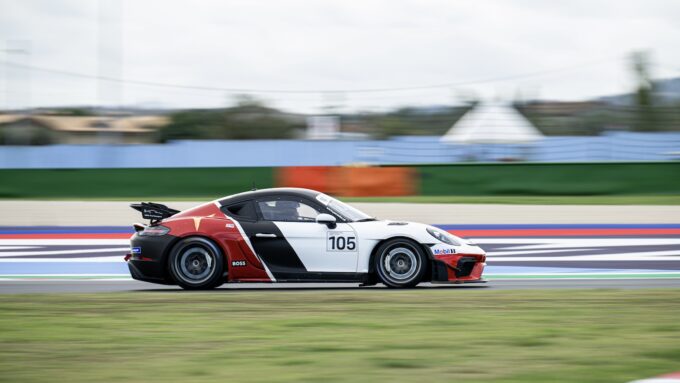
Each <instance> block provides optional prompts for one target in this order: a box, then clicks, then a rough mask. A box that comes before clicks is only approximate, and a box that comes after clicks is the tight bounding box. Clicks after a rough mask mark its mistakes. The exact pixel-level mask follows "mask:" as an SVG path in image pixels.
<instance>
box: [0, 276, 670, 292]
mask: <svg viewBox="0 0 680 383" xmlns="http://www.w3.org/2000/svg"><path fill="white" fill-rule="evenodd" d="M646 288H680V278H677V279H675V278H669V279H616V280H599V279H576V280H574V279H569V280H560V279H539V280H536V279H534V280H495V281H490V282H488V283H484V284H481V283H476V284H468V285H433V284H430V283H424V284H422V285H419V286H418V287H417V288H416V289H417V290H422V291H427V290H441V289H446V290H450V291H453V290H457V289H458V290H460V289H483V290H517V289H646ZM376 289H378V290H382V291H385V292H388V291H399V290H396V289H389V288H386V287H384V286H382V285H376V286H371V287H359V286H358V285H357V284H349V283H280V284H265V283H249V284H233V285H225V286H223V287H221V288H219V289H216V290H213V291H212V292H215V293H226V294H229V293H238V292H243V291H272V292H276V291H299V292H305V291H307V292H309V291H334V290H357V291H374V290H376ZM177 291H182V292H185V293H187V294H191V293H194V292H193V291H184V290H182V289H181V288H178V287H175V286H161V285H153V284H150V283H144V282H138V281H128V280H120V281H101V280H87V281H0V294H34V293H100V292H129V293H131V294H134V293H140V292H160V293H163V292H177Z"/></svg>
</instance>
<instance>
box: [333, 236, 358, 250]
mask: <svg viewBox="0 0 680 383" xmlns="http://www.w3.org/2000/svg"><path fill="white" fill-rule="evenodd" d="M328 241H329V242H330V243H329V246H330V248H329V250H341V251H342V250H349V251H352V250H354V249H356V248H357V242H356V237H341V236H337V237H328Z"/></svg>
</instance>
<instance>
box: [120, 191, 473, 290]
mask: <svg viewBox="0 0 680 383" xmlns="http://www.w3.org/2000/svg"><path fill="white" fill-rule="evenodd" d="M131 206H132V207H133V208H134V209H136V210H139V211H140V212H141V213H142V216H143V217H144V218H145V219H149V220H150V221H151V222H150V224H149V225H144V224H134V228H135V234H134V235H133V236H132V238H131V239H130V242H131V249H130V253H129V254H127V255H126V256H125V260H126V261H127V263H128V266H129V268H130V273H131V275H132V277H133V278H135V279H137V280H141V281H147V282H154V283H162V284H176V285H180V286H182V287H183V288H185V289H211V288H215V287H217V286H220V285H222V284H223V283H225V282H356V283H361V284H363V285H374V284H377V283H383V284H385V285H387V286H389V287H413V286H416V285H417V284H418V283H420V282H434V283H463V282H483V280H482V272H483V270H484V266H485V260H486V256H485V253H484V251H483V250H482V249H480V248H479V247H477V246H475V245H474V244H472V243H470V242H468V241H465V240H463V239H461V238H458V237H456V236H454V235H452V234H450V233H448V232H446V231H443V230H441V229H438V228H436V227H433V226H428V225H424V224H420V223H412V222H399V221H384V220H377V219H376V218H373V217H370V216H369V215H367V214H365V213H363V212H361V211H359V210H357V209H356V208H354V207H352V206H350V205H348V204H346V203H343V202H341V201H338V200H337V199H335V198H332V197H329V196H327V195H325V194H323V193H319V192H316V191H313V190H308V189H296V188H274V189H264V190H253V191H249V192H244V193H240V194H235V195H231V196H228V197H224V198H222V199H219V200H215V201H213V202H209V203H205V204H203V205H199V206H196V207H194V208H191V209H188V210H185V211H182V212H179V211H177V210H174V209H171V208H169V207H167V206H165V205H161V204H156V203H150V202H148V203H139V204H133V205H131Z"/></svg>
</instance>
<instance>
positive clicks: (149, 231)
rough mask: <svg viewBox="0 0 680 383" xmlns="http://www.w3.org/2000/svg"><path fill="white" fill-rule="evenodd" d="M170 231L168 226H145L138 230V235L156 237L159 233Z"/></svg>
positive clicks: (163, 233)
mask: <svg viewBox="0 0 680 383" xmlns="http://www.w3.org/2000/svg"><path fill="white" fill-rule="evenodd" d="M169 231H170V228H167V227H165V226H161V225H158V226H147V227H145V228H144V230H142V231H140V232H138V234H139V235H141V236H144V237H147V236H148V237H157V236H161V235H165V234H168V232H169Z"/></svg>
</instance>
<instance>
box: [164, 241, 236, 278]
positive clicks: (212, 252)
mask: <svg viewBox="0 0 680 383" xmlns="http://www.w3.org/2000/svg"><path fill="white" fill-rule="evenodd" d="M168 266H169V268H170V273H171V274H172V277H173V278H174V279H175V281H176V282H177V284H178V285H180V286H182V288H185V289H189V290H205V289H212V288H215V287H217V286H219V285H221V284H222V283H223V282H224V280H223V277H224V275H223V270H224V257H223V256H222V252H221V251H220V249H219V248H218V247H217V246H216V245H215V244H214V243H213V242H211V241H209V240H208V239H206V238H201V237H189V238H184V239H182V240H180V241H179V242H178V243H177V244H176V245H175V246H174V247H173V248H172V251H171V252H170V257H169V258H168Z"/></svg>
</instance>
